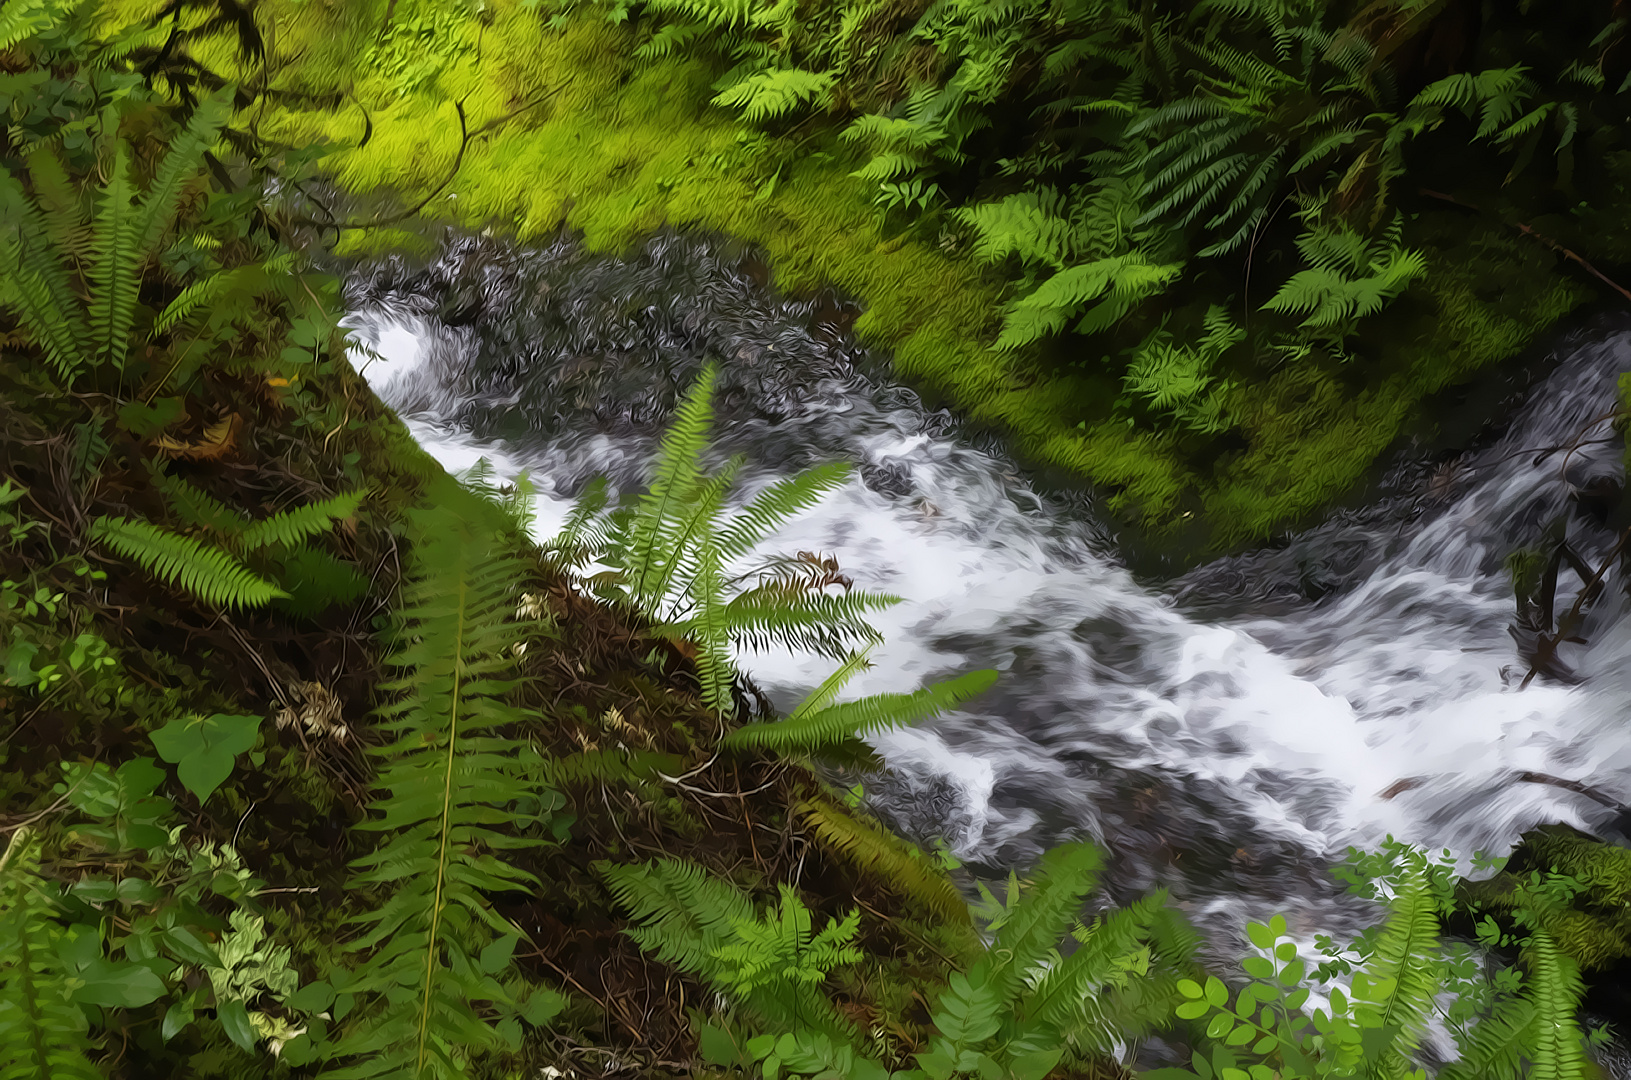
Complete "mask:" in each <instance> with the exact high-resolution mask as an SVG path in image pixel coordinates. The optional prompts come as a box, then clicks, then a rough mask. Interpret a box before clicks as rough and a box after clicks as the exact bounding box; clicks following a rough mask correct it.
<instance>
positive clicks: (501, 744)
mask: <svg viewBox="0 0 1631 1080" xmlns="http://www.w3.org/2000/svg"><path fill="white" fill-rule="evenodd" d="M457 495H458V491H457V489H456V488H454V487H452V485H448V486H447V487H445V488H443V489H442V490H440V491H437V492H433V493H432V497H433V498H434V499H435V500H436V502H435V503H434V504H433V505H432V506H431V507H430V508H429V509H425V510H416V511H413V512H411V513H410V515H409V519H410V525H411V528H412V534H413V540H414V549H413V550H414V553H413V561H412V568H411V572H410V576H409V578H408V580H407V582H406V583H405V585H404V586H403V592H402V604H401V607H400V608H399V609H398V611H397V613H396V619H397V626H396V628H395V630H394V631H393V632H392V634H391V635H390V640H391V643H392V644H393V645H394V647H395V651H394V652H393V653H392V654H391V656H390V657H389V659H388V660H387V663H388V664H389V665H390V666H392V667H394V668H397V669H398V670H399V671H400V672H401V675H400V676H399V677H398V678H396V679H394V680H393V681H391V682H389V683H387V684H385V685H384V686H383V687H382V689H385V690H387V691H393V692H397V693H400V694H401V695H402V696H401V699H400V700H398V701H397V702H396V703H394V704H390V705H387V706H384V707H383V708H382V709H381V710H380V717H381V720H382V724H381V728H382V730H383V731H384V732H385V734H386V735H387V736H388V737H389V738H390V740H391V741H390V742H389V743H388V744H387V745H385V746H382V747H378V748H376V749H374V750H372V752H373V753H374V754H376V755H377V756H378V757H379V758H380V759H381V762H382V764H381V769H380V773H379V776H378V778H377V779H376V781H375V788H376V790H378V791H379V792H380V793H381V797H380V798H379V799H378V801H377V802H376V803H375V804H374V806H373V809H374V810H375V811H377V813H378V815H379V816H377V817H375V818H372V819H370V820H369V821H367V822H365V823H363V824H362V825H360V826H359V828H362V829H365V830H368V831H373V832H380V833H383V834H385V835H384V838H383V841H382V843H381V844H380V846H379V847H378V848H377V849H376V850H375V851H373V852H371V853H370V854H368V855H365V856H363V857H361V858H359V859H357V860H356V861H355V862H354V863H353V866H354V867H355V871H356V872H355V874H354V876H353V877H352V879H351V882H350V888H351V889H352V890H353V891H355V892H358V893H360V894H362V895H364V896H368V895H371V894H372V893H373V891H374V889H375V888H379V887H383V888H385V889H387V890H389V893H388V899H387V900H386V901H385V903H384V904H383V906H381V907H379V908H378V909H376V910H372V911H369V912H367V913H366V914H362V915H358V916H355V917H354V918H353V919H352V920H351V921H352V922H354V923H356V924H358V925H360V926H361V927H363V928H364V930H363V933H362V935H361V936H360V937H359V938H358V939H357V940H356V941H354V942H353V943H352V944H351V946H350V948H351V949H352V950H353V951H356V952H359V953H363V954H365V959H364V960H363V963H362V965H361V967H360V968H359V970H358V971H357V972H356V973H355V975H354V977H353V979H352V980H351V982H350V983H349V984H348V986H347V989H348V990H349V991H350V992H353V993H359V992H360V993H366V994H369V995H370V996H371V997H372V998H373V1001H374V1003H375V1004H374V1007H373V1008H372V1009H370V1010H369V1011H368V1014H367V1017H366V1020H365V1022H363V1023H360V1024H357V1025H355V1026H353V1028H352V1029H351V1030H350V1031H349V1032H347V1033H345V1034H344V1036H343V1037H342V1038H341V1039H340V1040H339V1041H338V1043H337V1045H336V1046H335V1047H334V1048H333V1051H332V1053H333V1054H334V1055H336V1056H343V1057H354V1058H360V1059H361V1060H358V1061H354V1062H353V1063H351V1064H349V1065H347V1066H346V1067H344V1068H342V1069H339V1070H337V1071H336V1072H333V1073H331V1074H327V1075H332V1076H334V1077H336V1078H337V1080H356V1078H363V1077H403V1078H410V1077H411V1078H415V1080H418V1078H422V1077H456V1076H463V1075H465V1070H464V1067H463V1064H462V1059H463V1058H464V1056H465V1055H466V1054H467V1053H468V1052H470V1051H475V1050H496V1049H499V1048H501V1047H502V1046H504V1045H506V1040H505V1038H504V1037H503V1035H502V1033H501V1030H500V1028H499V1026H497V1025H496V1024H495V1015H496V1016H498V1017H503V1016H506V1015H510V1016H513V1015H514V1014H515V1013H517V1012H518V1011H522V1010H523V1009H525V1008H526V1007H525V1006H524V1003H523V1001H522V995H521V991H520V990H519V989H518V988H517V987H515V986H513V985H502V984H500V983H499V982H498V981H497V980H496V979H495V978H493V977H492V976H493V975H495V974H496V973H497V971H496V968H495V965H494V964H493V963H492V962H490V961H489V958H488V957H489V955H490V954H489V953H487V952H486V951H485V950H486V948H487V946H488V945H490V944H492V943H494V942H503V941H506V940H509V941H510V942H511V943H512V944H513V940H514V939H515V938H517V937H520V936H521V931H520V930H518V929H517V928H516V927H514V926H513V925H511V924H510V923H509V922H507V921H506V920H505V919H503V918H502V917H501V916H499V915H498V914H497V913H496V912H495V911H494V910H493V908H492V905H491V902H490V901H489V900H488V899H487V895H486V894H488V893H491V892H497V891H511V890H529V889H531V888H533V887H535V886H536V884H537V882H536V879H535V878H533V876H532V875H531V874H529V873H527V872H525V871H523V870H520V869H518V868H516V867H515V866H513V865H511V864H510V863H508V862H506V861H504V858H503V856H502V853H503V852H504V851H507V850H514V849H518V848H524V847H531V846H535V845H537V844H538V843H539V842H540V841H538V840H535V839H529V838H527V837H525V836H518V835H516V831H515V830H514V829H513V828H505V829H503V830H500V829H499V828H497V827H496V826H497V825H499V824H504V825H506V826H509V825H511V824H512V823H520V824H522V825H525V824H526V823H528V822H530V821H533V820H536V818H537V815H536V814H532V813H528V812H527V811H526V810H524V809H522V808H523V807H524V806H526V805H527V804H529V803H531V804H533V805H537V801H538V800H539V798H540V796H545V795H549V794H551V793H548V792H546V791H544V790H542V789H541V787H540V785H539V784H538V783H537V782H536V780H534V779H532V777H533V776H534V775H535V774H536V767H535V762H534V761H533V760H529V759H533V758H535V757H536V755H535V754H533V753H529V752H528V750H527V747H526V745H525V744H523V743H519V742H517V741H516V740H514V739H512V738H508V737H505V736H504V735H503V734H502V733H501V730H500V729H502V728H505V727H508V726H512V725H515V724H517V723H518V722H519V721H520V720H521V714H520V712H519V711H518V710H517V709H515V708H514V707H512V706H510V705H508V704H506V703H505V700H504V699H505V695H506V694H507V693H508V692H509V691H510V689H511V688H512V687H514V686H515V685H516V681H517V680H516V679H515V678H514V677H513V674H512V665H513V663H514V661H513V646H514V645H515V644H516V643H517V642H518V641H520V639H521V636H522V634H523V633H524V628H523V627H522V626H521V624H519V623H517V622H515V621H514V620H513V619H512V618H510V614H511V613H512V612H513V611H514V607H515V595H514V593H515V587H516V582H517V581H519V580H521V579H522V578H523V576H524V569H523V567H522V566H521V564H520V563H519V562H518V561H517V560H516V559H514V558H513V557H508V556H504V555H500V554H499V553H498V552H497V551H496V550H495V547H494V544H495V536H494V534H493V531H492V530H491V529H490V528H488V527H486V521H485V515H483V514H482V513H481V512H480V511H479V509H473V508H472V506H471V503H470V500H469V497H468V496H466V497H465V498H464V499H462V500H461V499H459V498H457ZM477 505H478V507H479V504H477ZM545 805H546V806H547V805H548V803H546V804H545ZM557 805H558V803H557ZM503 954H504V955H505V956H506V957H507V955H508V950H507V949H505V950H503ZM535 996H536V995H535ZM529 1000H530V999H529ZM545 1005H546V1006H547V1007H546V1008H542V1009H537V1008H533V1009H527V1010H526V1011H527V1012H528V1013H529V1014H530V1018H533V1019H536V1018H537V1017H538V1016H540V1015H543V1014H545V1013H548V1012H551V1011H552V1010H553V1009H556V1008H558V1007H559V1005H560V1000H559V999H558V997H556V996H554V995H548V1000H547V1001H546V1002H545Z"/></svg>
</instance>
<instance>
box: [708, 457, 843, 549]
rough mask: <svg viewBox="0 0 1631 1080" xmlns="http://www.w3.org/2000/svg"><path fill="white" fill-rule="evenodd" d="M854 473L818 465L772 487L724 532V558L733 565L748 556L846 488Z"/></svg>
mask: <svg viewBox="0 0 1631 1080" xmlns="http://www.w3.org/2000/svg"><path fill="white" fill-rule="evenodd" d="M851 471H852V470H851V469H850V466H849V465H848V463H846V462H835V463H831V464H826V465H815V466H812V467H810V468H808V469H805V470H804V471H803V472H801V473H799V474H798V475H796V476H791V477H788V478H787V479H785V480H778V481H777V482H776V483H774V484H771V485H770V486H769V487H767V488H765V489H764V490H763V491H761V492H760V493H759V494H758V495H756V496H755V497H754V499H753V501H752V502H750V503H748V505H747V506H745V507H743V508H742V509H741V510H739V511H737V512H736V513H735V514H733V515H732V516H731V521H730V524H729V525H727V526H726V527H725V528H724V529H721V530H720V532H719V540H718V545H719V555H720V558H721V559H722V560H724V561H726V562H729V561H730V560H732V559H739V558H741V557H742V556H744V555H746V554H747V553H748V552H750V551H752V550H753V549H754V548H755V547H756V546H758V545H759V543H760V542H762V541H763V540H764V539H765V538H766V537H768V536H769V535H770V534H771V533H773V532H775V531H776V530H777V529H778V528H780V527H781V525H782V524H783V523H784V522H786V521H788V520H789V519H790V518H792V517H794V516H796V515H797V514H799V513H801V512H803V511H804V510H807V509H809V508H810V507H812V506H814V505H815V504H816V503H818V502H820V501H821V500H822V498H823V497H824V496H825V495H826V494H827V493H828V492H829V491H835V490H837V489H838V488H840V487H843V486H844V484H845V482H846V481H848V480H849V477H850V473H851Z"/></svg>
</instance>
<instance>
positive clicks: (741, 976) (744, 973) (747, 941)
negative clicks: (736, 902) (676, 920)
mask: <svg viewBox="0 0 1631 1080" xmlns="http://www.w3.org/2000/svg"><path fill="white" fill-rule="evenodd" d="M779 891H780V894H781V902H780V903H779V904H778V905H777V906H776V907H775V908H773V909H769V910H767V911H766V912H765V913H764V914H763V915H762V916H761V917H759V918H757V919H742V920H738V921H735V922H733V923H732V924H731V931H732V934H731V937H732V940H731V941H729V942H727V943H726V944H724V945H721V946H720V947H719V948H717V949H715V950H714V953H713V958H714V960H715V961H716V962H717V963H718V965H719V970H720V974H719V981H720V982H721V983H723V984H724V985H725V986H727V987H729V991H730V993H732V994H734V995H736V996H738V997H744V998H746V997H749V996H751V995H752V994H753V992H754V991H756V990H759V989H761V988H762V987H766V986H771V985H775V984H777V983H791V984H794V985H804V986H816V985H819V984H820V983H821V982H823V981H824V980H825V979H826V978H827V975H828V974H829V973H830V972H831V971H832V969H833V968H835V967H839V966H841V965H844V964H853V963H856V962H857V961H859V960H860V959H861V951H860V950H859V949H857V948H855V947H854V946H853V945H852V944H851V942H853V941H854V940H855V934H856V931H857V930H859V929H860V923H861V911H860V909H859V908H852V909H851V910H850V912H849V914H847V915H845V916H844V918H843V920H842V921H831V922H829V923H828V924H827V925H826V926H824V927H822V928H821V931H820V933H816V932H815V927H814V920H813V919H812V918H811V916H810V909H809V908H807V907H805V906H804V901H803V900H801V899H799V895H798V893H796V892H794V891H793V890H792V889H791V888H789V887H788V886H787V885H785V884H784V885H781V886H779Z"/></svg>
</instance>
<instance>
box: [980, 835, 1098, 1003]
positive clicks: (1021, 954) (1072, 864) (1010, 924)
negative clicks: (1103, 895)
mask: <svg viewBox="0 0 1631 1080" xmlns="http://www.w3.org/2000/svg"><path fill="white" fill-rule="evenodd" d="M1102 862H1103V860H1102V858H1101V857H1100V855H1099V852H1098V850H1097V849H1096V848H1094V847H1093V846H1092V845H1091V844H1084V843H1069V844H1061V845H1059V846H1058V847H1054V848H1051V849H1049V851H1048V852H1047V853H1046V854H1045V855H1043V856H1042V861H1041V863H1040V864H1038V866H1037V868H1036V870H1035V871H1034V872H1033V874H1032V891H1031V893H1030V895H1029V896H1027V897H1026V898H1025V901H1024V902H1023V903H1021V904H1019V905H1018V906H1017V907H1016V908H1015V909H1014V911H1013V912H1011V913H1010V914H1009V917H1008V920H1007V921H1006V922H1004V923H1003V924H1002V926H1001V927H1000V928H999V929H998V930H997V936H996V939H995V940H994V941H993V942H992V943H991V948H990V951H989V952H988V954H987V956H986V959H984V960H982V961H981V962H980V964H979V965H977V967H981V968H984V969H985V970H987V971H989V973H990V974H989V982H990V985H991V986H992V987H993V988H994V989H995V990H996V992H997V996H998V1000H999V1001H1000V1002H1002V1003H1003V1004H1004V1005H1005V1006H1006V1005H1011V1004H1012V1003H1013V1002H1014V1001H1016V1000H1017V999H1018V996H1019V993H1020V990H1021V988H1022V987H1023V986H1024V980H1025V977H1026V975H1028V974H1029V973H1030V972H1031V971H1032V970H1034V969H1035V968H1036V967H1037V965H1039V964H1040V963H1042V962H1043V961H1044V960H1046V959H1048V957H1049V956H1050V954H1051V953H1052V951H1053V948H1054V946H1055V945H1057V944H1058V943H1059V939H1060V938H1062V937H1063V936H1064V935H1065V932H1066V930H1068V929H1069V928H1070V926H1071V924H1072V923H1073V922H1075V921H1076V915H1077V911H1078V910H1079V909H1080V907H1081V903H1082V900H1083V899H1084V898H1085V897H1086V896H1087V894H1088V893H1089V892H1090V891H1091V890H1092V888H1093V884H1094V882H1095V881H1096V880H1097V879H1098V872H1099V867H1100V866H1101V865H1102Z"/></svg>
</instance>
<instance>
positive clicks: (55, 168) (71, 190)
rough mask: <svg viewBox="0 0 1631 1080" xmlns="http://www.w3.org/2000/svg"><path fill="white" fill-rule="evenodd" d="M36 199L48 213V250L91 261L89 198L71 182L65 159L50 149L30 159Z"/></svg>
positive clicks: (29, 168) (42, 150) (35, 154)
mask: <svg viewBox="0 0 1631 1080" xmlns="http://www.w3.org/2000/svg"><path fill="white" fill-rule="evenodd" d="M28 175H29V179H30V180H32V181H33V185H34V196H35V198H36V199H37V200H38V201H39V205H40V209H41V210H42V211H43V212H44V214H43V216H44V222H45V238H46V239H47V240H48V241H49V244H48V246H49V247H54V248H55V250H56V251H57V253H58V255H59V256H61V257H65V258H67V259H68V260H70V261H77V260H84V259H88V258H89V257H90V230H89V229H87V228H85V198H84V195H83V194H82V193H81V192H80V191H79V190H78V189H77V188H75V187H74V184H73V181H72V180H70V179H69V178H68V171H67V170H66V169H65V168H63V165H62V159H61V158H59V157H57V154H56V151H55V150H54V149H53V148H51V147H49V146H42V147H40V148H38V149H36V150H35V151H34V152H33V153H32V154H30V155H29V156H28Z"/></svg>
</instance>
